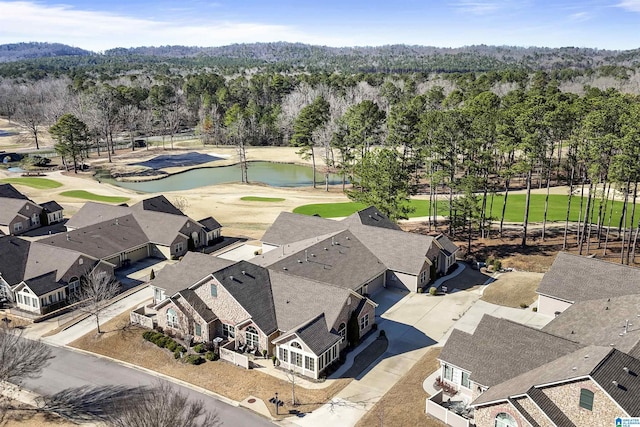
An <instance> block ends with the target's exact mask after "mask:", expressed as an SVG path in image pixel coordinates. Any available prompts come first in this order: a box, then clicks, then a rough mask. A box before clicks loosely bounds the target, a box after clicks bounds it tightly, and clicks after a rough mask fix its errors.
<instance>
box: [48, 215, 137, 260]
mask: <svg viewBox="0 0 640 427" xmlns="http://www.w3.org/2000/svg"><path fill="white" fill-rule="evenodd" d="M67 236H68V239H67ZM148 241H149V240H148V239H147V236H146V235H145V233H144V232H143V231H142V229H141V228H140V226H139V225H138V223H137V222H136V221H135V219H134V218H133V216H132V215H127V216H123V217H120V218H116V219H114V220H109V221H105V222H101V223H99V224H95V225H91V226H87V227H83V228H80V229H77V230H72V231H69V232H67V233H60V234H57V235H53V236H47V237H45V238H43V239H40V240H38V242H39V243H42V244H45V245H51V246H56V247H60V248H65V249H70V250H73V251H76V252H81V253H85V254H87V255H89V256H91V257H94V258H96V259H104V258H108V257H110V256H111V255H114V254H117V253H119V252H122V251H124V250H127V249H131V248H134V247H137V246H141V245H144V244H147V243H148Z"/></svg>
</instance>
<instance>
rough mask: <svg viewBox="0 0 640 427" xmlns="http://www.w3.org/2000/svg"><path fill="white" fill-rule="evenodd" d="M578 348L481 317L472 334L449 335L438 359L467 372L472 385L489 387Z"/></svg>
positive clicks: (491, 318) (572, 344)
mask: <svg viewBox="0 0 640 427" xmlns="http://www.w3.org/2000/svg"><path fill="white" fill-rule="evenodd" d="M498 331H499V333H498ZM454 332H455V330H454ZM580 347H582V346H581V345H579V344H577V343H575V342H572V341H569V340H567V339H564V338H560V337H556V336H554V335H551V334H548V333H546V332H542V331H540V330H538V329H534V328H531V327H528V326H524V325H521V324H519V323H515V322H512V321H510V320H507V319H499V318H496V317H493V316H489V315H484V316H483V317H482V319H481V320H480V323H478V326H477V327H476V330H475V332H474V333H473V335H471V336H469V334H464V333H462V334H460V333H456V334H453V333H452V334H451V336H450V337H449V339H448V340H447V342H446V344H445V345H444V347H443V349H442V352H441V353H440V356H439V359H440V360H442V361H444V362H448V363H451V364H453V365H455V366H457V367H459V368H462V369H464V370H466V371H469V372H470V373H471V375H470V378H471V379H472V380H473V381H474V382H475V383H478V384H481V385H483V386H487V387H491V386H493V385H496V384H499V383H501V382H504V381H506V380H508V379H509V378H513V377H516V376H518V375H520V374H522V373H523V372H526V371H529V370H531V369H533V368H536V367H538V366H541V365H544V364H545V363H548V362H550V361H552V360H555V359H557V358H559V357H561V356H564V355H565V354H568V353H571V352H573V351H576V350H577V349H578V348H580Z"/></svg>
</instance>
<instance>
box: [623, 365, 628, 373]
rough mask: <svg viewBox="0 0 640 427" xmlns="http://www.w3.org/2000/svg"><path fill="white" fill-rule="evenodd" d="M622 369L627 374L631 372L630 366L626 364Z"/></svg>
mask: <svg viewBox="0 0 640 427" xmlns="http://www.w3.org/2000/svg"><path fill="white" fill-rule="evenodd" d="M622 370H623V371H625V372H626V373H627V374H628V373H629V368H628V367H626V366H625V367H624V368H622Z"/></svg>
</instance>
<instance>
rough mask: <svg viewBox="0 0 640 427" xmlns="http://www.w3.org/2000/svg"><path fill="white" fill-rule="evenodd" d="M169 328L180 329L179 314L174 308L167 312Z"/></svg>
mask: <svg viewBox="0 0 640 427" xmlns="http://www.w3.org/2000/svg"><path fill="white" fill-rule="evenodd" d="M167 326H168V327H170V328H178V327H179V324H178V314H177V313H176V311H175V310H174V309H173V308H170V309H169V310H167Z"/></svg>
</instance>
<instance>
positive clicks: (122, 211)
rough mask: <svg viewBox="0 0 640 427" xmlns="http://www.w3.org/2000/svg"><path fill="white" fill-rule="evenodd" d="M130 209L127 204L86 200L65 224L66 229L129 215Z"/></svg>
mask: <svg viewBox="0 0 640 427" xmlns="http://www.w3.org/2000/svg"><path fill="white" fill-rule="evenodd" d="M130 213H131V210H130V208H129V207H127V206H114V205H108V204H106V203H97V202H87V203H85V204H84V205H83V206H82V207H81V208H80V210H78V212H76V214H75V215H73V216H72V217H71V218H69V221H67V223H66V224H65V225H66V227H67V229H70V228H82V227H87V226H89V225H95V224H99V223H101V222H104V221H108V220H112V219H116V218H119V217H122V216H125V215H129V214H130Z"/></svg>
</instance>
